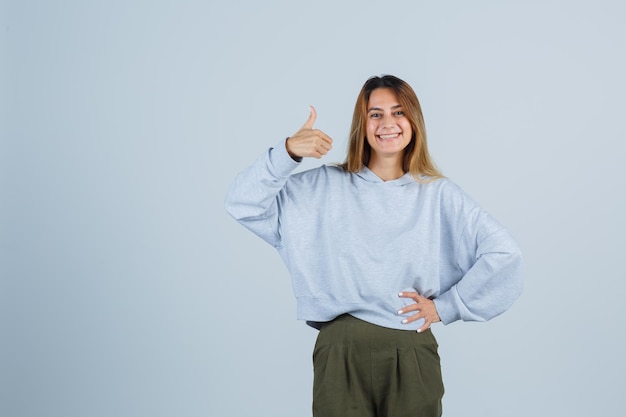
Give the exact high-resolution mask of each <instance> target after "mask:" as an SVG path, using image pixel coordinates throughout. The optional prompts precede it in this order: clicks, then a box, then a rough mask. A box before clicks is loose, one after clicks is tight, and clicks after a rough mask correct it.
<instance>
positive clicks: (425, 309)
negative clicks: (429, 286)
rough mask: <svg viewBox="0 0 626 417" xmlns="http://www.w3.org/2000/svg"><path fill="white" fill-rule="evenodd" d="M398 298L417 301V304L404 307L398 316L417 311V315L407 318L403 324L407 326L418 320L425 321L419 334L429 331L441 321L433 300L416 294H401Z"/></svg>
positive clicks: (418, 330)
mask: <svg viewBox="0 0 626 417" xmlns="http://www.w3.org/2000/svg"><path fill="white" fill-rule="evenodd" d="M398 297H402V298H410V299H412V300H413V301H415V304H411V305H408V306H406V307H403V308H402V310H399V311H398V314H406V313H408V312H410V311H416V312H417V314H413V315H412V316H409V317H407V318H406V319H404V320H402V323H404V324H407V323H411V322H413V321H415V320H418V319H424V325H423V326H422V327H420V328H419V329H417V332H418V333H421V332H423V331H424V330H426V329H428V328H429V327H430V325H431V324H432V323H436V322H438V321H441V319H440V318H439V314H438V313H437V308H436V307H435V303H434V302H433V300H431V299H429V298H426V297H422V296H421V295H419V294H418V293H416V292H401V293H399V294H398Z"/></svg>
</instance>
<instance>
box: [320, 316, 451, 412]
mask: <svg viewBox="0 0 626 417" xmlns="http://www.w3.org/2000/svg"><path fill="white" fill-rule="evenodd" d="M313 368H314V379H313V416H314V417H440V416H441V399H442V397H443V391H444V390H443V381H442V379H441V367H440V364H439V354H438V353H437V341H436V340H435V337H434V336H433V334H432V332H431V331H430V330H428V331H425V332H423V333H417V332H415V331H407V330H395V329H389V328H386V327H380V326H376V325H373V324H370V323H367V322H365V321H362V320H359V319H357V318H354V317H352V316H350V315H347V314H344V315H342V316H339V317H337V318H336V319H335V320H333V321H331V322H329V323H327V324H325V325H324V326H323V327H322V329H321V330H320V332H319V335H318V337H317V341H316V343H315V349H314V351H313Z"/></svg>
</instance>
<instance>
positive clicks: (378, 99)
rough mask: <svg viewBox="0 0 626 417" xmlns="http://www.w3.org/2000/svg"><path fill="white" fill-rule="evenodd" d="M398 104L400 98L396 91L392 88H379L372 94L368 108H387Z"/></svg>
mask: <svg viewBox="0 0 626 417" xmlns="http://www.w3.org/2000/svg"><path fill="white" fill-rule="evenodd" d="M398 104H399V100H398V96H397V95H396V92H395V91H393V90H392V89H391V88H377V89H376V90H374V91H372V93H371V94H370V98H369V101H368V103H367V108H368V109H370V108H373V107H377V108H387V107H394V106H397V105H398Z"/></svg>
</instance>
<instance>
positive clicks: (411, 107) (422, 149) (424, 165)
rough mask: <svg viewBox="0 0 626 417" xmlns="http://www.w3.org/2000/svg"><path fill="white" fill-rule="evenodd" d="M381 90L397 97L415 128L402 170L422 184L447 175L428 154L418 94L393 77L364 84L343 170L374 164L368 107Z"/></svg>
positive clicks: (372, 79) (375, 78)
mask: <svg viewBox="0 0 626 417" xmlns="http://www.w3.org/2000/svg"><path fill="white" fill-rule="evenodd" d="M378 88H388V89H390V90H392V91H393V92H394V93H395V94H396V96H397V97H398V102H399V104H400V105H401V106H402V109H403V111H404V114H405V116H406V118H407V119H408V120H409V123H410V124H411V128H412V129H413V136H412V137H411V141H410V142H409V144H408V145H407V147H406V148H405V149H404V155H403V158H402V170H403V171H404V172H408V173H410V174H411V175H412V176H413V177H414V178H415V179H416V180H418V181H423V180H426V181H428V180H434V179H437V178H442V177H443V175H442V174H441V172H439V170H438V169H437V167H436V166H435V164H434V162H433V161H432V159H431V157H430V155H429V153H428V146H427V144H426V126H425V124H424V116H423V115H422V107H421V106H420V103H419V100H418V99H417V95H416V94H415V91H413V89H412V88H411V86H410V85H409V84H407V83H406V82H405V81H402V80H401V79H399V78H398V77H394V76H393V75H383V76H382V77H377V76H374V77H371V78H369V79H368V80H367V81H366V82H365V84H364V85H363V88H362V89H361V92H360V93H359V96H358V97H357V99H356V105H355V106H354V115H353V116H352V127H351V128H350V138H349V143H348V155H347V156H346V160H345V161H344V163H343V164H342V165H341V166H342V167H343V169H345V170H346V171H349V172H359V171H361V170H362V169H363V166H364V165H367V164H368V163H369V161H370V157H371V154H372V149H371V147H370V145H369V143H368V142H367V138H366V123H367V106H368V102H369V99H370V95H371V94H372V91H374V90H376V89H378ZM423 176H426V177H427V178H426V179H424V178H422V177H423Z"/></svg>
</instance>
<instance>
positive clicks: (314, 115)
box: [302, 106, 317, 129]
mask: <svg viewBox="0 0 626 417" xmlns="http://www.w3.org/2000/svg"><path fill="white" fill-rule="evenodd" d="M309 109H311V113H310V114H309V118H308V119H307V121H306V122H305V123H304V125H302V128H303V129H313V125H314V124H315V119H317V112H316V111H315V107H313V106H309Z"/></svg>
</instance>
